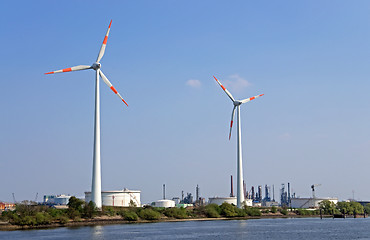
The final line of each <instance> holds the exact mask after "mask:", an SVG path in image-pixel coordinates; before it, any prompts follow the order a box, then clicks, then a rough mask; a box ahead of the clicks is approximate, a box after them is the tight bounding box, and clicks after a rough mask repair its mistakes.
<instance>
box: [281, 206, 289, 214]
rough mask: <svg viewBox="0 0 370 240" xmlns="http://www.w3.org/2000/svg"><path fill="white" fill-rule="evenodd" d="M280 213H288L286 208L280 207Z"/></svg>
mask: <svg viewBox="0 0 370 240" xmlns="http://www.w3.org/2000/svg"><path fill="white" fill-rule="evenodd" d="M280 213H281V214H283V215H287V214H288V210H286V209H284V208H282V209H280Z"/></svg>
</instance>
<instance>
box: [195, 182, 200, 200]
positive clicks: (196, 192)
mask: <svg viewBox="0 0 370 240" xmlns="http://www.w3.org/2000/svg"><path fill="white" fill-rule="evenodd" d="M195 194H196V199H195V202H198V200H199V186H198V184H197V188H196V189H195Z"/></svg>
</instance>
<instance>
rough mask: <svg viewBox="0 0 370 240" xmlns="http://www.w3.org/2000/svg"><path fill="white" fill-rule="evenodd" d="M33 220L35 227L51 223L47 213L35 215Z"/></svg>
mask: <svg viewBox="0 0 370 240" xmlns="http://www.w3.org/2000/svg"><path fill="white" fill-rule="evenodd" d="M35 220H36V225H46V224H50V223H51V217H50V215H49V214H48V213H41V212H38V213H36V216H35Z"/></svg>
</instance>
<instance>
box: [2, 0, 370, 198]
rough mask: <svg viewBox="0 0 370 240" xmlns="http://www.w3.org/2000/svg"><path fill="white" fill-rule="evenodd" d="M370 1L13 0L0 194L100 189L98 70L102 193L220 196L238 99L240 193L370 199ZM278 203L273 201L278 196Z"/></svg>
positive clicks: (5, 39) (231, 161) (5, 8)
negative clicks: (98, 69)
mask: <svg viewBox="0 0 370 240" xmlns="http://www.w3.org/2000/svg"><path fill="white" fill-rule="evenodd" d="M369 10H370V2H369V1H360V0H358V1H340V0H338V1H331V0H320V1H319V0H316V1H311V0H307V1H295V0H291V1H287V0H282V1H214V0H209V1H207V0H204V1H192V0H186V1H173V0H168V1H151V0H148V1H63V2H61V1H5V2H3V3H2V14H1V15H0V20H1V27H0V28H1V38H0V44H1V46H2V50H1V58H0V65H1V68H2V74H1V76H2V77H1V88H0V109H1V118H0V169H1V170H0V182H1V187H0V200H3V201H12V193H15V196H16V199H17V201H20V200H23V199H30V200H32V199H34V198H35V195H36V193H37V192H38V193H39V198H38V200H39V201H40V200H41V197H42V196H43V195H44V194H62V193H64V194H73V195H77V196H83V195H84V194H83V193H84V191H90V190H91V174H92V155H93V124H94V71H91V70H88V71H79V72H72V73H63V74H55V75H44V73H45V72H49V71H53V70H58V69H62V68H67V67H71V66H75V65H80V64H83V65H89V64H92V63H93V62H94V61H95V59H96V57H97V55H98V51H99V49H100V46H101V43H102V41H103V38H104V35H105V32H106V30H107V27H108V24H109V21H110V20H111V19H112V20H113V23H112V28H111V32H110V36H109V39H108V44H107V49H106V52H105V55H104V57H103V59H102V61H101V64H102V70H103V72H104V73H105V75H106V76H107V77H108V78H109V80H110V81H111V82H112V84H113V85H114V86H115V88H116V89H117V90H118V91H119V92H120V93H121V94H122V96H123V98H124V99H125V100H126V101H127V102H128V104H129V107H128V108H127V107H125V105H124V104H123V103H122V102H121V101H120V100H119V99H118V98H117V97H116V96H115V95H114V94H113V92H112V91H111V90H110V89H108V87H107V86H106V85H105V84H104V83H103V82H101V85H100V86H101V137H102V139H101V146H102V149H101V151H102V188H103V189H104V190H117V189H123V188H124V187H126V188H129V189H138V190H141V191H142V202H143V203H147V202H151V201H154V200H157V199H160V198H161V197H162V184H164V183H165V184H166V185H167V197H168V198H172V197H175V196H178V197H180V195H181V191H182V190H184V192H185V193H186V192H192V193H193V195H194V194H195V187H196V185H197V184H199V186H200V194H201V196H202V197H206V198H207V199H208V197H212V196H227V195H228V194H229V192H230V187H229V185H230V182H229V181H230V180H229V179H230V175H234V176H235V177H236V138H235V137H236V131H235V129H234V131H233V136H232V139H231V141H229V140H228V131H229V128H228V127H229V123H230V115H231V111H232V103H231V101H230V100H229V99H228V97H227V96H226V95H225V94H224V93H223V91H222V89H221V88H220V87H219V86H218V85H217V84H216V82H215V80H214V79H213V78H212V75H215V76H216V77H218V79H219V80H220V81H221V82H222V83H224V85H225V86H226V87H227V88H228V89H229V90H230V91H231V92H232V94H233V95H234V97H236V98H247V97H251V96H254V95H257V94H260V93H264V94H265V95H264V96H263V97H260V98H258V99H256V100H254V101H252V102H250V103H247V104H243V106H242V107H241V110H242V114H241V117H242V137H243V138H242V144H243V158H244V162H243V164H244V176H245V180H246V182H247V188H248V189H250V187H251V186H257V185H265V184H268V185H272V184H274V185H275V196H278V194H279V191H278V189H279V188H280V184H281V183H288V182H290V183H291V186H292V188H293V190H292V192H295V193H296V195H298V196H301V197H308V196H310V195H311V188H310V186H311V185H312V184H317V183H320V184H322V186H320V187H318V188H317V191H316V195H317V196H320V197H338V198H339V199H341V200H344V199H348V198H351V197H352V195H353V192H354V196H355V198H356V199H358V200H360V199H362V200H370V191H369V188H368V184H369V182H370V174H369V169H370V161H369V156H370V127H369V124H370V95H369V93H368V92H369V89H370V81H369V77H370V67H369V63H370V34H369V33H370V15H369ZM276 198H277V197H276Z"/></svg>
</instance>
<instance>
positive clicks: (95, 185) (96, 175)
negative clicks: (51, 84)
mask: <svg viewBox="0 0 370 240" xmlns="http://www.w3.org/2000/svg"><path fill="white" fill-rule="evenodd" d="M111 25H112V20H111V21H110V23H109V27H108V30H107V33H106V34H105V37H104V40H103V44H102V46H101V48H100V51H99V55H98V58H97V59H96V62H95V63H93V64H92V65H91V66H88V65H79V66H75V67H70V68H65V69H62V70H57V71H54V72H48V73H45V74H53V73H62V72H71V71H79V70H86V69H94V70H95V71H96V74H95V75H96V81H95V131H94V159H93V174H92V186H91V201H92V202H94V203H95V205H96V207H97V208H99V209H100V208H101V207H102V198H101V167H100V165H101V164H100V97H99V95H100V94H99V75H100V76H101V78H102V79H103V81H104V82H105V83H106V84H107V85H108V87H109V88H110V89H112V91H113V92H114V93H115V94H116V95H117V96H118V97H119V98H120V99H121V100H122V101H123V102H124V103H125V104H126V105H127V103H126V101H125V100H123V98H122V97H121V95H120V94H119V93H118V92H117V90H116V89H115V88H114V87H113V85H112V84H111V83H110V82H109V80H108V78H107V77H106V76H105V75H104V74H103V72H102V71H101V70H100V68H101V64H100V60H101V59H102V57H103V55H104V52H105V47H106V45H107V40H108V35H109V31H110V26H111ZM127 106H128V105H127Z"/></svg>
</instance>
